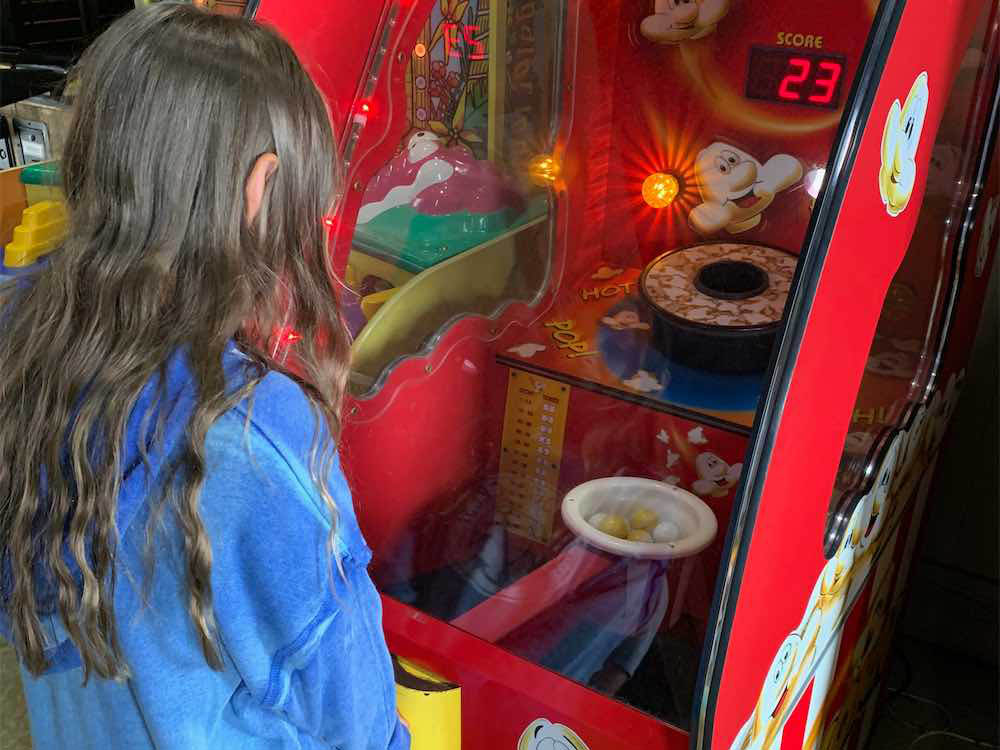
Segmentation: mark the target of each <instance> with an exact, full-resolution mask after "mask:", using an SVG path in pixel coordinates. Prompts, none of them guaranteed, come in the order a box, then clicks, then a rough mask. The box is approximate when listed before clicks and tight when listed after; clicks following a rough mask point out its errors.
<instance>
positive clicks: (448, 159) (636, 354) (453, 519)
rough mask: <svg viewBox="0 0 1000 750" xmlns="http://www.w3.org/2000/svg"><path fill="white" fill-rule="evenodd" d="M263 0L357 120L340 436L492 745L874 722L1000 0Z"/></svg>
mask: <svg viewBox="0 0 1000 750" xmlns="http://www.w3.org/2000/svg"><path fill="white" fill-rule="evenodd" d="M247 12H248V13H250V14H255V15H256V17H257V18H258V19H260V20H262V21H264V22H267V23H270V24H273V25H274V26H276V27H277V28H279V29H280V30H281V31H282V32H283V33H284V34H285V35H286V36H287V37H288V38H289V39H290V40H291V41H292V43H293V44H294V45H295V46H296V47H297V49H298V51H299V53H300V55H301V56H302V58H303V59H304V61H305V62H306V64H307V66H308V67H309V68H310V70H311V72H312V74H313V75H314V76H315V78H316V80H317V81H318V82H319V85H320V86H321V88H322V89H323V91H324V93H325V95H326V96H327V97H328V100H329V103H330V107H331V110H332V112H333V116H334V120H335V127H336V132H337V135H338V137H339V147H340V152H341V156H342V160H343V164H344V165H345V168H344V171H345V175H346V182H345V188H344V194H343V195H342V197H341V200H340V204H339V209H338V215H337V218H336V221H335V222H334V226H333V227H332V230H331V233H332V246H331V247H332V252H333V257H334V267H335V270H336V274H337V278H336V279H335V286H336V287H337V290H336V291H337V293H338V294H339V295H340V297H341V298H342V300H343V305H344V314H345V317H346V319H347V321H348V323H349V325H350V326H351V329H352V331H353V333H354V336H355V340H354V351H353V370H352V375H351V381H350V398H349V399H348V403H347V406H346V412H345V415H344V419H345V423H344V434H343V443H342V456H343V461H344V465H345V468H346V470H347V472H348V475H349V478H350V480H351V483H352V486H353V489H354V492H355V499H356V503H357V506H358V511H359V515H360V517H361V519H362V524H363V526H364V528H365V532H366V534H367V537H368V539H369V542H370V544H371V546H372V548H373V550H374V552H375V561H374V563H373V568H372V573H373V576H374V578H375V580H376V583H377V584H378V586H379V588H380V590H381V591H382V592H383V594H384V607H385V628H386V633H387V635H388V640H389V644H390V647H391V649H392V650H393V651H394V653H395V654H397V655H398V656H399V657H401V658H403V659H406V660H408V661H409V662H410V663H412V664H414V665H417V666H419V667H420V668H421V669H422V670H426V673H427V674H433V675H437V676H439V677H440V678H442V679H443V680H446V681H448V682H449V683H451V684H453V685H455V686H458V689H460V691H461V744H462V746H463V747H465V748H488V749H490V750H492V749H496V750H501V749H503V750H515V748H517V749H518V750H584V749H585V748H589V749H590V750H626V749H629V750H633V749H634V748H643V749H644V750H645V749H649V750H652V749H654V748H664V749H667V748H670V749H674V748H683V747H687V746H690V747H692V748H699V749H700V748H715V749H717V750H765V749H768V748H770V749H772V750H779V748H786V749H787V748H802V749H803V750H805V749H806V748H815V749H818V748H838V749H839V748H856V747H860V746H861V745H862V744H863V743H864V740H865V738H866V735H867V732H868V728H869V726H870V723H871V718H872V707H873V705H874V703H875V701H876V700H877V698H878V689H877V688H878V686H879V682H880V676H881V673H882V670H883V668H884V663H885V655H886V646H887V644H888V642H889V640H890V638H891V633H892V628H893V623H894V620H895V618H896V616H897V614H898V611H899V607H900V602H901V601H902V594H903V590H904V587H905V583H906V579H907V566H908V563H909V560H910V558H911V557H912V553H913V547H914V544H915V540H916V537H917V533H918V530H919V521H920V517H921V513H922V508H923V505H924V503H925V502H926V500H927V494H928V488H929V485H930V478H931V474H932V469H933V465H934V456H935V454H936V451H937V448H938V445H939V444H940V442H941V440H942V438H943V436H944V434H945V430H946V426H947V423H948V419H949V417H950V415H951V412H952V410H953V408H954V405H955V400H956V398H957V393H958V389H959V388H960V385H961V379H962V367H963V364H964V361H965V357H966V355H967V352H968V350H969V346H970V339H971V336H972V334H973V332H974V330H975V326H976V322H977V320H978V315H979V308H980V302H981V299H982V296H983V294H984V288H985V284H986V281H987V279H988V277H989V273H990V267H991V263H992V262H993V255H994V250H995V248H996V244H997V223H996V216H997V207H998V201H1000V197H998V194H1000V184H998V181H1000V175H998V167H997V160H996V158H995V156H992V154H994V153H995V152H994V148H993V147H994V141H995V138H996V132H997V117H998V110H997V108H998V94H997V89H998V85H997V84H998V28H997V23H998V19H997V14H998V10H997V4H996V3H995V2H984V1H979V2H976V1H974V0H968V1H967V2H954V3H935V2H930V1H929V0H909V2H904V1H903V0H884V2H881V3H877V2H874V0H849V1H848V2H838V3H820V4H816V3H810V4H805V3H800V2H783V1H778V0H769V1H768V2H754V1H753V0H545V1H544V2H543V1H542V0H387V1H386V2H374V0H372V1H370V2H364V3H359V2H315V1H313V0H305V1H304V2H298V3H288V2H281V1H279V0H260V1H259V3H257V4H256V5H254V4H251V5H250V7H249V8H248V9H247ZM417 741H418V742H422V743H424V744H423V745H422V746H423V747H440V746H441V745H440V744H435V742H434V741H431V740H429V739H427V738H426V737H420V736H418V737H417Z"/></svg>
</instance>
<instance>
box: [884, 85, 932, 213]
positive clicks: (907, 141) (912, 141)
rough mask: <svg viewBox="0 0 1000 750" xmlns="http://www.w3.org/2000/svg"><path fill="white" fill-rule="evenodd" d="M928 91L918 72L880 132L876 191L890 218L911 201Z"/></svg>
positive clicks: (895, 102)
mask: <svg viewBox="0 0 1000 750" xmlns="http://www.w3.org/2000/svg"><path fill="white" fill-rule="evenodd" d="M929 98H930V92H929V90H928V88H927V73H921V74H920V75H919V76H917V79H916V80H915V81H914V82H913V86H911V87H910V93H909V94H908V95H907V97H906V101H905V102H903V104H900V103H899V99H896V100H895V101H894V102H893V103H892V106H891V107H890V108H889V116H888V118H886V121H885V129H884V130H883V131H882V168H881V169H880V170H879V181H878V182H879V192H880V193H881V195H882V202H883V203H884V204H885V209H886V211H888V213H889V215H890V216H898V215H899V214H900V213H901V212H902V211H903V209H904V208H906V206H907V204H908V203H909V202H910V196H911V195H912V194H913V186H914V184H915V183H916V177H917V166H916V162H915V161H914V157H915V156H916V153H917V146H918V145H919V143H920V134H921V133H922V132H923V128H924V118H925V117H926V115H927V103H928V100H929Z"/></svg>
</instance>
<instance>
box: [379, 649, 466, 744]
mask: <svg viewBox="0 0 1000 750" xmlns="http://www.w3.org/2000/svg"><path fill="white" fill-rule="evenodd" d="M393 666H394V667H395V671H396V706H397V708H398V710H399V714H400V716H402V717H403V721H405V722H406V724H407V726H408V727H409V728H410V739H411V744H410V747H411V749H412V750H461V747H462V690H461V688H459V687H458V686H457V685H452V684H451V683H448V682H446V681H444V680H442V679H441V678H440V677H438V676H437V675H435V674H432V673H431V672H428V671H427V670H425V669H421V668H420V667H418V666H417V665H416V664H413V663H412V662H409V661H406V660H405V659H399V658H393Z"/></svg>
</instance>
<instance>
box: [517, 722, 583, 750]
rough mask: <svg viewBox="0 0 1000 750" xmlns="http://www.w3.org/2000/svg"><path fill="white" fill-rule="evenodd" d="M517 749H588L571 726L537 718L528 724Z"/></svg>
mask: <svg viewBox="0 0 1000 750" xmlns="http://www.w3.org/2000/svg"><path fill="white" fill-rule="evenodd" d="M517 750H588V748H587V746H586V744H584V742H583V740H581V739H580V738H579V737H578V736H577V735H576V733H575V732H574V731H573V730H572V729H570V728H569V727H564V726H563V725H562V724H553V723H552V722H550V721H548V720H546V719H536V720H535V721H533V722H531V724H529V725H528V728H527V729H525V730H524V732H523V733H522V734H521V739H520V740H519V741H518V743H517Z"/></svg>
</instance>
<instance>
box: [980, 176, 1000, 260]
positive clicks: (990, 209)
mask: <svg viewBox="0 0 1000 750" xmlns="http://www.w3.org/2000/svg"><path fill="white" fill-rule="evenodd" d="M998 213H1000V195H994V196H993V197H992V198H990V202H989V203H987V204H986V211H985V212H984V213H983V228H982V231H981V232H980V233H979V246H978V247H977V248H976V269H975V274H976V278H977V279H978V278H979V277H980V276H982V275H983V272H984V271H985V270H986V261H987V260H989V258H990V250H991V249H992V248H994V247H996V246H997V235H996V232H995V230H996V223H997V214H998Z"/></svg>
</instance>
